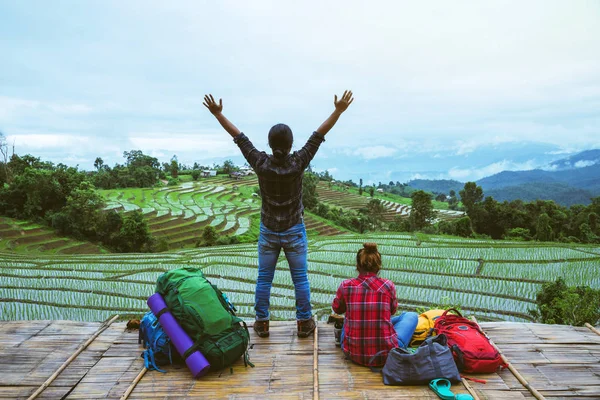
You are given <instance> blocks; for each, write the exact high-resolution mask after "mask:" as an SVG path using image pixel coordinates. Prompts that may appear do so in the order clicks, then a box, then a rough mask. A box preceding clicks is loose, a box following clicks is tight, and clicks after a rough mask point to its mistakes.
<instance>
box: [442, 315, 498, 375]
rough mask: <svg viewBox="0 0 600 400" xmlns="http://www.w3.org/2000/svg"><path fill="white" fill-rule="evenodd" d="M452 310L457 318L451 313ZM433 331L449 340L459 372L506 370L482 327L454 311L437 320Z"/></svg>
mask: <svg viewBox="0 0 600 400" xmlns="http://www.w3.org/2000/svg"><path fill="white" fill-rule="evenodd" d="M449 311H453V312H454V313H456V314H457V315H453V314H448V312H449ZM434 329H435V330H436V332H437V334H438V335H439V334H441V333H443V334H445V335H446V336H447V337H448V347H450V350H451V351H452V355H453V356H454V361H456V365H457V366H458V369H459V370H460V371H462V372H473V373H486V372H496V370H497V369H498V367H502V368H504V367H506V364H505V363H504V362H503V361H502V357H501V356H500V353H498V351H497V350H496V349H495V348H494V346H492V344H491V343H490V341H489V339H488V338H487V336H486V335H485V333H483V331H482V330H481V328H479V325H478V324H477V323H476V322H474V321H471V320H468V319H466V318H464V317H463V316H462V315H461V314H460V312H458V311H457V310H455V309H454V308H450V309H448V310H446V311H445V312H444V313H443V314H442V315H441V316H440V317H439V318H437V319H436V320H435V325H434Z"/></svg>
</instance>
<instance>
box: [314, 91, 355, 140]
mask: <svg viewBox="0 0 600 400" xmlns="http://www.w3.org/2000/svg"><path fill="white" fill-rule="evenodd" d="M353 101H354V98H352V91H351V90H345V91H344V94H343V96H342V98H341V99H340V100H339V101H338V98H337V95H335V97H334V100H333V104H334V106H335V110H334V111H333V113H331V115H330V116H329V118H327V119H326V120H325V122H323V123H322V124H321V126H320V127H318V128H317V130H316V132H318V133H320V134H321V135H323V136H325V135H326V134H327V132H329V131H330V130H331V128H333V126H334V125H335V123H336V122H337V120H338V118H340V115H342V113H343V112H344V111H346V109H348V106H349V105H350V104H352V102H353Z"/></svg>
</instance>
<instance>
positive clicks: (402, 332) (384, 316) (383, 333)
mask: <svg viewBox="0 0 600 400" xmlns="http://www.w3.org/2000/svg"><path fill="white" fill-rule="evenodd" d="M356 269H357V270H358V277H357V278H353V279H347V280H345V281H344V282H342V283H341V285H340V287H339V288H338V290H337V294H336V296H335V299H334V300H333V304H332V308H333V311H334V312H335V313H337V314H344V313H345V314H346V318H345V321H344V326H343V328H342V332H341V340H340V342H341V347H342V350H343V351H344V353H345V354H346V355H347V356H348V357H349V358H350V359H351V360H352V361H354V362H356V363H357V364H361V365H367V366H381V365H384V364H385V360H386V359H387V355H388V352H389V351H390V350H391V349H393V348H395V347H404V348H405V347H407V346H408V344H409V342H410V339H411V337H412V334H413V332H414V331H415V328H416V327H417V321H418V315H417V313H414V312H405V313H402V314H401V315H399V316H396V317H393V318H392V315H394V314H395V313H396V310H397V309H398V299H397V298H396V287H395V286H394V283H392V282H391V281H389V280H387V279H383V278H380V277H378V276H377V274H378V273H379V270H380V269H381V254H379V252H378V251H377V244H375V243H365V244H364V245H363V248H362V249H360V250H359V251H358V253H357V254H356Z"/></svg>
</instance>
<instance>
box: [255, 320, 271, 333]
mask: <svg viewBox="0 0 600 400" xmlns="http://www.w3.org/2000/svg"><path fill="white" fill-rule="evenodd" d="M254 332H256V334H257V335H258V337H269V320H266V321H254Z"/></svg>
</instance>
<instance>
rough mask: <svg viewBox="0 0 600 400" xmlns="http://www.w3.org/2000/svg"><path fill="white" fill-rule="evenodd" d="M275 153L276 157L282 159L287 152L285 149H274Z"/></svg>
mask: <svg viewBox="0 0 600 400" xmlns="http://www.w3.org/2000/svg"><path fill="white" fill-rule="evenodd" d="M273 155H274V156H275V158H278V159H281V158H284V157H285V156H286V153H285V151H283V150H281V149H274V150H273Z"/></svg>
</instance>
